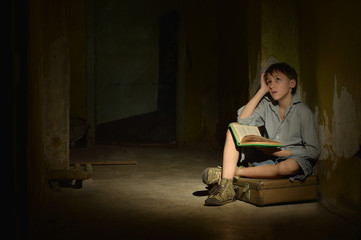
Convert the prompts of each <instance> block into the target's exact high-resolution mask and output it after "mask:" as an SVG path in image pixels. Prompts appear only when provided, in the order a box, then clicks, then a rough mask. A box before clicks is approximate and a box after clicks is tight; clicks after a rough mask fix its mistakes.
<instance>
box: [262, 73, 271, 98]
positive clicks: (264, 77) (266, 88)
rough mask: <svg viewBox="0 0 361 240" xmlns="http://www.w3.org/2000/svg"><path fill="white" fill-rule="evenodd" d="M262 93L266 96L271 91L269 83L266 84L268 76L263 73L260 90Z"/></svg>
mask: <svg viewBox="0 0 361 240" xmlns="http://www.w3.org/2000/svg"><path fill="white" fill-rule="evenodd" d="M260 91H262V93H263V94H266V93H268V91H269V87H268V85H267V82H266V75H265V74H264V73H262V75H261V88H260Z"/></svg>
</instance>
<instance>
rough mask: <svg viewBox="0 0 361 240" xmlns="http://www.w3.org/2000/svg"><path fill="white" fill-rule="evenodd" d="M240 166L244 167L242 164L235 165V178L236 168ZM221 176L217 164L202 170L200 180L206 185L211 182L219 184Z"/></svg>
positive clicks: (220, 168) (211, 183) (220, 169)
mask: <svg viewBox="0 0 361 240" xmlns="http://www.w3.org/2000/svg"><path fill="white" fill-rule="evenodd" d="M240 168H244V167H243V166H240V167H237V168H236V171H235V176H234V177H235V178H237V177H238V176H237V175H236V173H237V172H238V170H239V169H240ZM221 178H222V167H220V166H218V167H216V168H215V167H213V168H211V167H209V168H206V169H204V170H203V176H202V180H203V183H204V184H207V185H213V184H219V182H220V181H221Z"/></svg>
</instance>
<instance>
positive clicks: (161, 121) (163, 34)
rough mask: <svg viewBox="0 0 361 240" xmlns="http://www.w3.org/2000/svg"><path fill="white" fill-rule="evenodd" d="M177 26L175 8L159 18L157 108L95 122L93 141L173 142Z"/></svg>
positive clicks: (174, 133)
mask: <svg viewBox="0 0 361 240" xmlns="http://www.w3.org/2000/svg"><path fill="white" fill-rule="evenodd" d="M177 26H178V14H177V12H176V11H171V12H169V13H167V14H165V15H163V16H161V17H160V18H159V47H158V51H159V53H158V56H159V60H158V69H159V73H158V83H157V84H158V88H157V99H156V102H157V105H156V110H155V111H151V112H147V113H144V114H137V115H133V116H129V117H126V118H122V119H117V120H114V121H109V122H105V123H101V124H97V125H96V132H95V140H96V143H137V144H139V143H141V144H147V143H151V144H154V143H161V144H168V143H175V140H176V75H177V74H176V73H177ZM145 101H147V99H145ZM127 104H129V107H132V104H133V103H132V102H131V101H129V102H128V103H127ZM144 104H146V102H145V103H144ZM134 107H136V106H134Z"/></svg>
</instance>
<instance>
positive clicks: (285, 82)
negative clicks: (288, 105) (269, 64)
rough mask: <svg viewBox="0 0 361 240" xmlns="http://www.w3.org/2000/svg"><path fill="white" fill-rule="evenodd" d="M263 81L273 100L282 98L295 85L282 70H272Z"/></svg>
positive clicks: (288, 93)
mask: <svg viewBox="0 0 361 240" xmlns="http://www.w3.org/2000/svg"><path fill="white" fill-rule="evenodd" d="M265 81H266V83H267V86H268V87H269V93H270V94H271V96H272V98H273V99H274V100H275V101H279V100H282V99H284V98H285V97H286V96H288V95H291V94H292V93H291V92H292V89H293V88H294V87H295V86H296V81H295V80H294V79H289V78H288V77H287V76H286V75H284V74H283V73H282V72H276V71H275V72H273V73H272V74H269V73H268V74H267V75H266V76H265Z"/></svg>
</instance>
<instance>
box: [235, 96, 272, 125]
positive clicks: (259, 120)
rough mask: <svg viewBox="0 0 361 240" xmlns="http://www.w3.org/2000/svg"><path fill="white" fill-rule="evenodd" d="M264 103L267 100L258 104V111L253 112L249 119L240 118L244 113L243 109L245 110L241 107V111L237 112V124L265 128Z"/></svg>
mask: <svg viewBox="0 0 361 240" xmlns="http://www.w3.org/2000/svg"><path fill="white" fill-rule="evenodd" d="M264 101H266V100H264V99H263V100H262V101H260V102H259V103H258V105H257V107H256V109H255V110H254V111H253V113H252V114H251V116H249V117H248V118H244V119H242V118H240V117H239V116H240V114H241V113H242V111H243V109H244V108H245V106H243V107H241V108H240V109H238V111H237V122H238V123H240V124H243V125H248V126H257V127H260V126H263V125H264V110H265V109H264V108H265V104H264Z"/></svg>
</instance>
